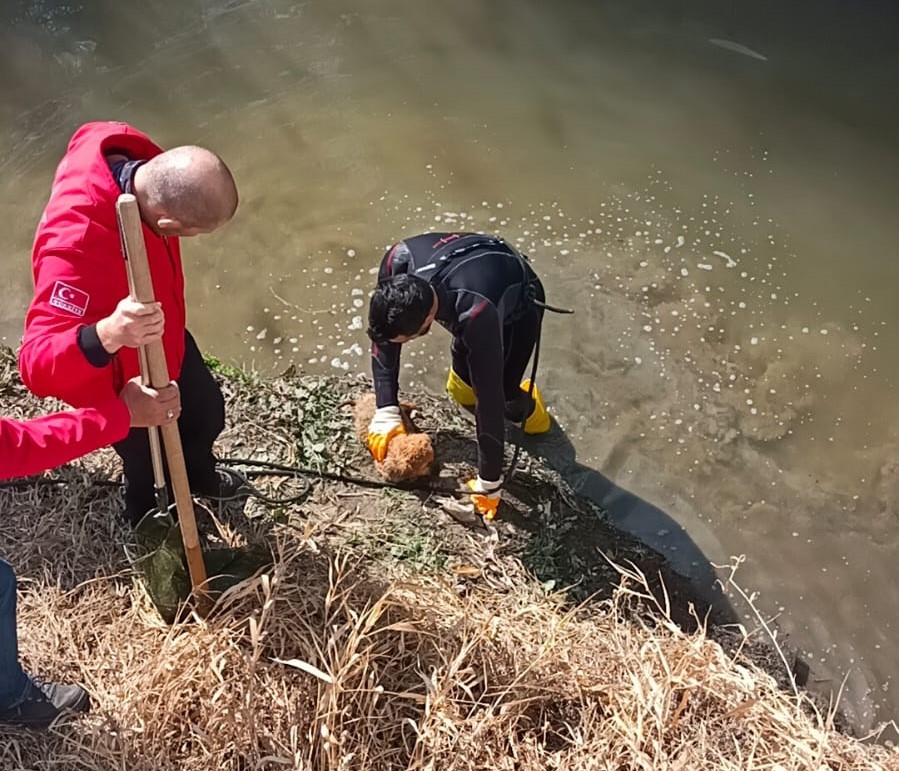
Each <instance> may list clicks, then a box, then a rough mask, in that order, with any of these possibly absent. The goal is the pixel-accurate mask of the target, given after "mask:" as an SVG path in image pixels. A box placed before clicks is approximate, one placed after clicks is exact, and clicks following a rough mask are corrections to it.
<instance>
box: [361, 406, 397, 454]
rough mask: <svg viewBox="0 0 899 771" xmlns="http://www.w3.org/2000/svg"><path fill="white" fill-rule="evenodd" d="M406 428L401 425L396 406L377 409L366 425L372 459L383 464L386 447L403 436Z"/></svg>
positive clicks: (367, 442)
mask: <svg viewBox="0 0 899 771" xmlns="http://www.w3.org/2000/svg"><path fill="white" fill-rule="evenodd" d="M405 433H406V426H405V425H404V424H403V416H402V413H401V412H400V408H399V407H398V406H397V405H393V406H391V407H378V409H376V410H375V414H374V416H373V417H372V419H371V423H369V424H368V439H367V441H366V444H367V445H368V449H369V452H371V454H372V457H373V458H374V459H375V460H376V461H378V462H383V460H384V458H386V457H387V445H389V444H390V440H391V439H393V437H395V436H397V435H398V434H405Z"/></svg>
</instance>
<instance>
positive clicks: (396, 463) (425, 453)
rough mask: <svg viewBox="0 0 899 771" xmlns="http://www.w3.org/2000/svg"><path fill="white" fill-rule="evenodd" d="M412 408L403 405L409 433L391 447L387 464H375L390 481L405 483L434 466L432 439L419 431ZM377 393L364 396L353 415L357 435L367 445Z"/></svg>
mask: <svg viewBox="0 0 899 771" xmlns="http://www.w3.org/2000/svg"><path fill="white" fill-rule="evenodd" d="M412 408H413V407H412V405H411V404H408V403H405V404H401V405H400V410H401V412H402V414H403V423H404V424H405V426H406V432H407V433H405V434H400V435H399V436H395V437H394V438H393V439H392V440H391V441H390V445H389V446H388V447H387V457H386V458H385V459H384V462H383V463H378V462H375V468H377V470H378V473H379V474H380V475H381V476H382V477H384V478H385V479H386V480H387V481H388V482H402V481H403V480H404V479H413V478H415V477H423V476H428V474H430V473H431V466H432V464H433V463H434V447H433V446H432V444H431V437H429V436H428V435H427V434H423V433H420V432H418V429H417V428H416V427H415V424H414V423H413V422H412V419H411V418H410V417H409V413H410V411H411V410H412ZM375 409H376V408H375V396H374V394H365V396H362V397H360V398H359V399H358V400H357V401H356V404H355V405H354V406H353V414H354V416H355V419H356V436H358V437H359V441H360V442H362V443H363V444H365V441H366V439H367V437H368V424H369V423H370V422H371V419H372V416H373V415H374V414H375Z"/></svg>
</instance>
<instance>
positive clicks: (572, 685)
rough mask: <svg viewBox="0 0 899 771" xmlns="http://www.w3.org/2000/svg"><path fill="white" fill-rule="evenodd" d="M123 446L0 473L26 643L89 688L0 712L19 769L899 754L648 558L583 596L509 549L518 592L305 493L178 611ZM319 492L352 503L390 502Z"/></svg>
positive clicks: (674, 764)
mask: <svg viewBox="0 0 899 771" xmlns="http://www.w3.org/2000/svg"><path fill="white" fill-rule="evenodd" d="M19 397H20V395H18V396H16V398H17V399H19ZM9 399H10V396H9V394H6V395H5V396H4V397H3V398H2V399H0V402H2V403H4V409H5V405H6V403H8V402H9ZM15 408H16V409H19V410H21V411H22V412H26V413H27V412H30V411H32V410H33V409H36V405H34V404H33V403H32V402H30V401H27V400H26V401H19V402H18V403H17V406H16V407H15ZM329 419H330V418H329ZM346 420H347V421H350V420H351V418H350V417H349V416H347V418H346ZM241 433H242V436H243V437H244V440H245V441H246V437H247V436H249V435H250V434H251V432H250V433H248V431H247V429H246V427H245V424H244V425H243V426H242V428H241ZM282 439H283V437H278V436H275V437H274V439H273V440H272V441H273V444H272V447H276V446H277V443H278V442H280V441H282ZM271 452H272V453H273V455H276V453H275V450H274V449H271ZM109 466H110V456H109V454H100V455H98V456H95V457H94V458H92V459H91V460H90V461H88V462H87V465H83V466H76V467H73V468H71V469H69V470H67V471H66V472H64V473H65V474H66V475H67V479H68V484H66V485H64V486H53V487H44V488H40V489H31V490H26V491H9V490H6V491H0V511H2V517H0V553H2V554H4V555H5V556H6V557H7V559H9V560H10V561H11V562H12V564H13V565H14V567H15V568H16V570H17V572H18V573H19V575H20V578H21V586H20V608H19V611H20V631H21V647H22V656H23V659H24V661H25V663H26V665H27V667H28V668H29V670H31V671H33V672H35V673H38V674H40V675H43V676H47V677H51V678H61V679H66V680H70V681H78V682H81V683H83V684H84V685H86V686H87V687H88V689H89V690H90V692H91V694H92V696H93V698H94V710H93V712H92V713H91V714H90V715H88V716H86V717H85V718H83V719H79V720H77V721H72V722H69V723H65V724H61V725H59V726H57V727H55V728H54V729H53V730H52V731H51V732H50V733H49V734H29V733H26V732H23V731H14V730H3V729H0V769H2V770H3V771H18V770H19V769H23V770H24V769H27V770H29V771H30V770H32V769H33V770H34V771H112V770H113V769H118V770H121V771H176V769H177V771H251V770H252V771H256V770H259V771H263V770H264V771H276V769H297V770H300V769H302V770H306V769H308V770H309V771H313V770H314V771H338V770H344V769H345V770H346V771H350V769H371V770H372V771H381V770H383V771H389V770H392V769H410V770H413V769H414V770H415V771H462V770H463V769H464V770H466V771H474V770H475V769H483V770H484V771H487V770H488V769H491V770H492V769H508V770H509V771H512V770H513V769H514V770H515V771H538V770H540V771H542V770H543V769H565V770H566V771H582V770H584V771H585V770H586V769H608V770H609V771H630V770H631V769H645V770H646V771H650V770H652V771H662V770H667V771H674V770H675V769H677V770H681V771H687V770H690V771H692V770H693V769H696V770H699V769H701V770H703V771H705V770H706V769H721V770H722V771H729V770H731V769H733V770H734V771H736V770H737V769H740V770H741V771H743V770H746V771H761V770H762V769H764V770H765V771H792V770H794V769H795V770H796V771H798V770H799V769H812V770H813V771H824V770H825V769H832V770H837V769H840V770H843V769H846V770H848V769H870V770H872V771H874V770H875V769H899V753H897V752H896V751H895V750H888V749H886V748H884V747H879V746H875V745H871V744H865V743H862V742H860V741H858V740H856V739H854V738H851V737H848V736H846V735H843V734H841V733H838V732H836V731H835V730H833V728H832V725H831V723H830V720H829V718H828V716H827V715H824V714H821V713H820V712H818V711H816V710H815V708H814V707H813V706H812V704H811V702H809V701H808V700H807V699H806V697H804V696H803V695H802V694H801V693H800V695H799V696H798V697H797V696H795V695H793V694H791V693H789V692H787V691H784V690H782V689H780V688H778V686H777V684H776V683H775V681H774V680H773V679H772V678H771V677H770V676H769V675H768V674H765V673H764V672H762V671H761V670H759V669H758V668H756V667H755V666H753V665H752V664H749V663H746V662H745V661H744V659H743V657H738V656H728V655H727V654H725V652H724V651H723V650H722V648H721V647H720V646H719V645H718V644H717V643H715V642H713V641H711V640H709V639H708V638H707V637H706V636H704V635H703V633H702V632H701V631H699V632H696V633H693V634H687V633H685V632H683V631H681V629H680V628H679V627H678V626H677V625H675V624H674V623H672V622H671V621H670V620H669V619H668V618H667V617H666V614H665V612H664V608H660V607H659V605H658V604H657V602H656V601H655V600H654V599H653V598H652V595H651V594H650V592H649V591H648V590H647V588H646V586H645V582H644V581H643V579H642V576H641V575H640V574H639V572H638V571H633V570H627V571H623V573H622V584H621V587H620V588H619V589H618V590H617V592H616V593H615V594H614V596H613V597H612V598H611V599H610V600H607V601H605V602H602V603H599V604H591V605H589V606H583V607H580V608H576V609H572V608H571V607H570V605H568V604H566V602H565V598H564V597H563V596H562V595H561V594H560V595H547V594H546V593H545V592H544V590H543V589H542V588H541V586H540V584H539V583H538V582H537V581H535V580H534V579H533V578H532V577H531V576H530V575H529V574H528V573H527V572H526V571H525V569H524V568H523V567H522V565H521V563H520V562H519V561H518V560H517V559H515V558H510V557H504V558H503V559H504V562H503V570H504V571H505V572H504V575H505V577H506V578H507V588H506V589H504V590H502V591H500V590H496V589H495V588H491V587H490V586H488V585H485V584H484V583H483V582H479V581H477V580H470V581H462V582H461V584H460V580H459V577H458V576H453V574H452V571H451V570H450V569H446V570H431V571H429V572H423V573H422V572H415V571H406V572H405V573H402V574H399V575H398V574H388V573H387V572H385V570H384V569H383V566H382V565H381V564H380V563H377V562H373V561H372V560H370V559H368V558H367V557H365V556H364V555H363V553H362V552H357V553H352V552H350V551H344V550H342V549H341V550H337V549H335V548H333V546H332V544H333V543H339V542H340V541H339V539H337V540H333V539H331V537H330V535H329V531H328V528H329V527H330V526H329V525H326V524H320V523H316V522H315V521H314V517H313V516H312V513H311V512H310V511H309V507H308V506H307V507H306V508H305V509H304V508H303V507H298V509H297V511H296V512H292V513H291V517H289V518H288V519H289V520H290V522H288V523H287V524H283V525H280V526H278V527H274V528H272V529H271V530H269V531H267V532H266V534H265V538H266V539H267V542H268V543H269V545H270V547H271V549H272V551H273V553H274V555H275V560H274V566H273V567H272V569H271V570H270V571H268V572H267V573H265V574H264V575H257V576H255V577H254V578H252V579H250V580H248V581H246V582H244V583H242V584H240V585H239V586H237V587H235V588H233V589H231V590H229V592H228V593H227V594H226V595H225V596H223V597H222V598H221V600H220V601H219V603H218V605H217V607H216V609H215V611H214V613H213V614H212V615H211V616H210V617H209V618H207V619H204V620H200V619H195V620H194V621H193V622H191V623H182V624H179V625H175V626H172V627H169V626H166V625H165V624H163V623H162V622H161V621H160V620H159V617H158V615H157V613H156V612H155V610H154V609H153V607H152V605H151V603H150V602H149V600H148V598H147V596H146V594H145V592H144V591H143V588H142V585H141V583H140V581H139V580H138V578H137V577H136V576H135V575H133V573H132V572H131V571H130V569H129V567H128V565H127V562H126V560H125V559H124V556H123V553H122V549H121V546H120V544H121V543H122V542H123V540H124V539H125V537H126V534H125V533H124V532H123V531H122V529H121V528H120V526H119V525H118V524H117V522H116V518H115V510H116V508H117V507H118V505H119V499H118V493H117V492H115V491H114V490H111V489H109V488H96V487H93V486H92V485H91V484H90V482H91V481H92V480H93V479H94V478H101V479H105V478H108V468H109ZM319 492H320V493H321V494H322V495H323V496H325V497H327V496H329V495H332V496H333V497H334V500H335V501H336V503H334V504H333V505H334V506H335V507H337V508H341V507H342V514H341V515H340V517H342V518H338V521H339V522H344V521H345V520H346V518H347V517H348V516H350V515H352V514H353V512H354V511H358V507H360V506H373V505H375V503H374V502H375V501H376V500H378V499H376V498H375V497H372V498H363V497H359V496H360V494H359V493H358V492H353V493H352V495H353V496H354V497H347V498H341V497H340V495H342V493H341V492H340V491H337V492H335V491H334V490H332V489H331V488H325V486H324V485H323V486H321V487H320V489H319ZM346 494H347V495H350V493H346ZM370 495H371V496H376V495H377V494H376V493H371V494H370ZM352 507H357V508H355V509H354V508H352ZM294 515H296V516H301V517H304V518H305V519H304V522H305V524H302V526H297V524H296V522H294ZM332 524H333V523H332ZM339 526H340V527H342V526H343V525H339ZM635 604H639V605H640V606H641V608H642V610H641V611H640V612H639V613H634V612H630V611H631V609H632V606H633V605H635Z"/></svg>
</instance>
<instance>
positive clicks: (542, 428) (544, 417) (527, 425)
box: [521, 378, 552, 434]
mask: <svg viewBox="0 0 899 771" xmlns="http://www.w3.org/2000/svg"><path fill="white" fill-rule="evenodd" d="M521 390H522V391H524V392H525V393H528V391H530V390H531V380H530V378H528V379H527V380H525V381H524V382H522V384H521ZM531 397H532V398H533V400H534V409H533V411H532V412H531V414H530V415H529V416H528V419H527V420H526V421H525V422H524V432H525V433H526V434H545V433H546V432H547V431H549V428H550V426H551V425H552V421H551V420H550V419H549V413H548V412H547V411H546V405H545V404H544V403H543V394H541V393H540V389H539V388H537V386H536V385H534V390H533V392H532V393H531Z"/></svg>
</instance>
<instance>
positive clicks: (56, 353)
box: [19, 122, 185, 407]
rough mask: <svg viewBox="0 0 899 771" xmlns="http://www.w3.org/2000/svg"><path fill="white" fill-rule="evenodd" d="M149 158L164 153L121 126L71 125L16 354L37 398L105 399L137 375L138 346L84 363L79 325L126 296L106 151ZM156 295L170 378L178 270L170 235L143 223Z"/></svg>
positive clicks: (87, 403)
mask: <svg viewBox="0 0 899 771" xmlns="http://www.w3.org/2000/svg"><path fill="white" fill-rule="evenodd" d="M111 151H119V152H121V153H123V154H124V155H127V156H129V157H131V158H133V159H135V160H136V159H144V158H146V159H149V158H152V157H153V156H155V155H158V154H159V153H161V152H162V150H161V149H160V148H159V147H157V146H156V145H155V144H153V142H152V141H150V139H149V138H147V137H146V136H145V135H144V134H142V133H140V132H139V131H137V130H136V129H134V128H131V127H130V126H128V125H126V124H124V123H108V122H104V123H88V124H86V125H84V126H82V127H81V128H79V129H78V131H76V132H75V134H74V136H73V137H72V139H71V141H70V142H69V147H68V150H67V151H66V154H65V156H64V157H63V159H62V160H61V161H60V163H59V166H58V168H57V170H56V178H55V179H54V180H53V187H52V189H51V191H50V200H49V202H48V203H47V207H46V209H45V210H44V214H43V216H42V217H41V221H40V224H39V225H38V229H37V233H36V234H35V238H34V248H33V251H32V271H33V275H34V299H33V300H32V302H31V307H30V308H29V309H28V315H27V316H26V318H25V336H24V340H23V342H22V349H21V351H20V352H19V371H20V372H21V374H22V380H24V381H25V384H26V385H27V386H28V387H29V388H30V389H31V390H32V391H33V392H34V393H35V394H37V395H38V396H55V397H58V398H60V399H62V400H63V401H66V402H68V403H69V404H71V405H72V406H74V407H91V406H96V405H99V404H105V403H108V402H110V401H111V399H112V398H113V397H114V396H115V395H116V394H118V392H119V391H120V390H121V388H122V386H123V385H124V384H125V382H126V381H128V380H130V379H131V378H132V377H134V376H135V375H138V374H139V368H138V361H137V351H136V350H134V349H131V348H121V349H120V350H119V351H118V353H117V354H116V355H115V356H113V358H112V361H111V362H110V363H109V364H107V365H106V366H104V367H96V366H94V365H93V364H91V363H90V362H89V361H88V360H87V358H86V357H85V355H84V352H83V351H82V350H81V348H80V347H79V345H78V330H79V329H80V328H81V327H82V326H85V325H89V324H95V323H96V322H98V321H99V320H100V319H102V318H104V317H106V316H109V315H110V314H111V313H112V312H113V310H115V307H116V305H117V304H118V302H119V301H120V300H121V299H122V298H123V297H126V296H127V295H128V280H127V275H126V272H125V262H124V260H123V258H122V248H121V242H120V239H119V233H118V227H117V223H116V210H115V203H116V199H117V198H118V196H119V193H120V190H119V188H118V185H117V184H116V182H115V180H114V179H113V177H112V174H111V172H110V170H109V166H108V165H107V162H106V158H105V155H106V154H109V153H110V152H111ZM143 230H144V240H145V241H146V244H147V257H148V259H149V261H150V273H151V274H152V277H153V287H154V290H155V294H156V299H157V300H158V301H159V302H161V303H162V309H163V313H164V314H165V333H164V335H163V346H164V348H165V353H166V360H167V361H168V365H169V377H170V378H171V379H173V380H174V379H176V378H177V377H178V375H179V374H180V372H181V362H182V359H183V358H184V326H185V311H184V276H183V274H182V271H181V253H180V249H179V245H178V240H177V239H176V238H162V237H160V236H157V235H155V234H154V233H153V232H152V231H151V230H150V229H149V228H148V227H147V226H146V225H144V229H143Z"/></svg>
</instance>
